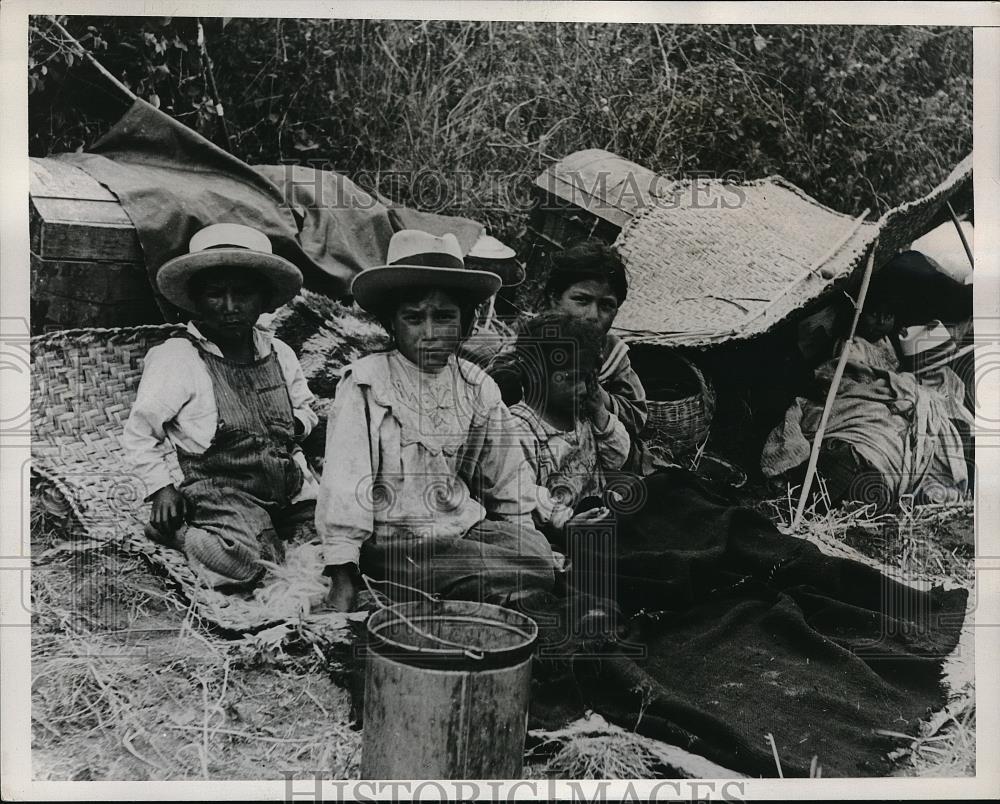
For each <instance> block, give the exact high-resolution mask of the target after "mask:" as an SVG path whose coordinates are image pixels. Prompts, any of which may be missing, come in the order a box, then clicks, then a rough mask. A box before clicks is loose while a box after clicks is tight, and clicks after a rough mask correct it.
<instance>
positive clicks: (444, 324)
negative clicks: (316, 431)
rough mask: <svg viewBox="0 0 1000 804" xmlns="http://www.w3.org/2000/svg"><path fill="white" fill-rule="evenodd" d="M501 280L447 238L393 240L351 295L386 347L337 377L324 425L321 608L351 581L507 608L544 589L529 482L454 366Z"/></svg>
mask: <svg viewBox="0 0 1000 804" xmlns="http://www.w3.org/2000/svg"><path fill="white" fill-rule="evenodd" d="M499 287H500V277H499V276H497V275H496V274H493V273H491V272H488V271H477V270H471V269H468V268H466V267H465V265H464V261H463V259H462V252H461V249H460V247H459V245H458V241H457V239H456V238H455V236H454V235H451V234H446V235H444V236H442V237H435V236H433V235H430V234H428V233H426V232H422V231H417V230H403V231H399V232H396V233H395V234H394V235H393V237H392V240H391V241H390V243H389V249H388V255H387V260H386V265H383V266H379V267H376V268H369V269H367V270H365V271H362V272H361V273H360V274H358V275H357V276H356V277H355V279H354V282H353V284H352V288H351V292H352V294H353V296H354V299H355V301H356V302H357V303H358V305H360V306H361V307H362V308H363V309H365V310H367V311H369V312H371V313H372V314H374V315H375V316H376V317H377V318H378V319H379V321H380V322H381V323H382V325H383V326H384V327H385V329H386V331H387V332H388V333H389V335H390V337H391V338H392V341H393V344H392V348H390V349H389V350H388V351H385V352H381V353H376V354H371V355H368V356H366V357H364V358H362V359H361V360H358V361H356V362H355V363H353V364H351V365H350V366H348V367H347V368H346V369H345V370H344V373H343V375H342V377H341V380H340V382H339V384H338V386H337V395H336V399H335V400H334V404H333V408H332V410H331V413H330V418H329V424H328V427H327V442H326V443H327V447H326V449H327V453H328V454H336V456H337V459H336V460H327V461H326V462H325V464H324V468H323V477H322V481H321V484H320V493H319V499H318V502H317V506H316V528H317V531H318V533H319V535H320V538H321V540H322V544H323V551H324V555H325V558H324V560H325V563H326V565H327V569H326V574H327V575H328V576H329V577H330V578H331V579H332V585H331V592H330V597H329V602H330V604H331V606H332V607H333V608H335V609H337V610H346V609H348V608H350V606H351V605H352V601H353V598H354V595H355V593H356V591H357V590H358V588H359V583H360V580H361V578H360V576H359V571H360V573H364V574H367V575H371V576H373V577H375V578H376V579H379V580H388V581H391V582H393V583H397V584H402V585H405V586H409V587H412V588H416V589H420V590H422V591H425V592H431V593H437V594H441V595H442V596H446V597H453V598H463V599H479V600H484V601H487V602H499V603H510V602H515V601H516V600H519V599H523V598H525V597H528V596H530V595H532V594H533V593H536V592H545V591H547V590H549V589H550V588H551V587H552V585H553V582H554V575H553V560H552V551H551V548H550V547H549V545H548V542H547V541H546V540H545V537H544V536H542V535H541V534H540V533H539V532H538V531H537V530H536V529H535V528H534V526H533V523H532V519H531V512H532V509H533V506H534V500H533V498H532V495H531V491H532V489H533V488H534V482H533V479H532V478H531V476H530V474H529V472H528V469H527V467H526V466H525V465H524V463H523V461H522V460H520V456H519V450H518V448H517V445H516V444H515V443H513V441H512V439H511V437H510V429H511V419H510V413H509V411H508V410H507V408H506V406H505V405H504V404H503V401H502V399H501V397H500V391H499V389H498V388H497V386H496V384H495V383H494V382H493V381H492V380H491V379H490V378H489V377H488V376H487V375H486V373H485V372H484V371H483V370H482V369H480V368H479V367H477V366H475V365H474V364H472V363H470V362H468V361H466V360H464V359H462V358H459V357H457V355H456V352H457V350H458V348H459V345H460V344H461V342H462V340H463V339H464V338H465V337H467V336H468V334H469V332H470V330H471V328H472V325H473V323H474V315H475V310H476V307H477V305H479V304H481V303H482V302H483V301H485V300H486V299H488V298H489V297H490V296H491V295H492V294H494V293H496V291H497V289H498V288H499Z"/></svg>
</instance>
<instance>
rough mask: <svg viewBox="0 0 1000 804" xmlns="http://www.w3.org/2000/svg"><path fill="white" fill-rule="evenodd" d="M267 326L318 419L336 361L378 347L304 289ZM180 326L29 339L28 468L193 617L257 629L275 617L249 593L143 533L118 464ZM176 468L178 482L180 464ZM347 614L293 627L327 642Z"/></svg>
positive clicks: (139, 508) (364, 327)
mask: <svg viewBox="0 0 1000 804" xmlns="http://www.w3.org/2000/svg"><path fill="white" fill-rule="evenodd" d="M272 324H273V326H274V328H275V330H276V332H277V333H278V335H279V337H281V336H284V338H287V339H288V342H289V343H290V345H291V346H292V347H293V348H296V349H297V350H300V351H301V353H302V354H303V360H302V363H303V367H304V370H305V371H306V375H307V377H308V378H309V380H310V385H311V386H312V387H313V388H314V391H315V392H316V393H317V396H318V397H319V400H318V407H319V408H321V409H322V411H321V415H322V413H323V412H325V410H326V407H327V404H328V402H329V399H330V398H332V395H333V389H334V388H335V386H336V380H337V379H338V378H339V372H340V370H341V369H342V368H343V366H344V365H346V364H347V363H349V362H351V361H352V360H355V359H357V358H358V357H360V356H362V355H363V354H365V353H367V352H368V351H371V349H372V348H373V347H376V346H377V345H381V344H382V343H384V334H380V333H381V330H380V329H379V328H378V326H377V324H375V323H374V322H373V321H371V320H370V319H367V318H365V317H363V316H362V315H359V314H357V313H355V312H353V311H352V310H350V309H349V308H345V307H343V306H342V305H339V304H337V303H336V302H332V301H331V300H329V299H327V298H326V297H323V296H319V295H317V294H312V293H304V294H303V295H302V296H299V297H297V298H296V299H295V300H293V301H292V302H290V303H289V304H288V305H286V307H284V308H282V309H280V310H279V311H278V312H277V313H276V314H275V315H274V316H273V320H272ZM181 331H182V328H181V327H180V326H178V325H172V324H167V325H152V326H143V327H134V328H125V329H78V330H64V331H61V332H54V333H50V334H47V335H41V336H38V337H36V338H34V339H32V344H31V353H32V371H31V410H32V428H33V433H34V438H33V441H32V467H31V471H32V473H33V474H34V475H35V476H36V477H39V478H43V479H45V480H46V481H48V482H49V483H51V484H52V485H53V486H54V487H55V488H56V489H57V490H58V491H59V493H60V494H61V495H62V496H63V497H64V498H65V500H66V502H67V504H68V505H69V507H70V509H71V510H72V512H73V514H74V517H75V519H76V520H77V522H78V523H79V525H80V529H81V531H82V532H81V537H82V538H88V539H94V540H99V541H108V542H114V543H116V544H117V545H119V546H120V547H121V548H123V549H127V550H132V551H137V552H139V553H142V554H143V555H145V556H146V557H147V558H148V560H149V561H151V562H152V563H153V564H154V565H156V566H158V567H160V568H162V569H163V570H164V571H165V572H166V573H167V574H168V575H169V576H170V577H171V578H172V579H173V580H174V581H175V582H176V583H177V584H178V586H179V588H180V591H181V592H182V594H183V595H184V597H185V598H186V599H187V600H188V601H189V602H190V604H191V606H192V607H193V608H194V610H195V613H196V614H197V615H198V616H200V617H202V618H203V619H205V620H208V621H210V622H212V623H215V624H216V625H218V626H220V627H222V628H224V629H227V630H233V631H239V632H247V631H257V630H260V629H262V628H265V627H268V626H272V625H275V624H276V623H277V622H281V621H283V619H284V618H282V617H276V616H275V615H274V614H273V613H271V612H269V611H268V610H267V608H265V607H264V606H263V605H262V604H260V603H258V602H257V601H255V600H253V599H252V598H251V597H250V596H249V595H246V596H241V595H231V594H223V593H220V592H218V591H215V590H213V589H211V588H209V587H208V586H207V585H206V584H204V583H203V582H202V580H201V579H200V577H199V576H198V575H197V574H196V573H195V572H194V571H193V570H192V569H191V567H190V566H189V565H188V563H187V561H186V559H185V557H184V555H183V554H182V553H180V552H179V551H176V550H173V549H170V548H165V547H162V546H161V545H158V544H154V543H153V542H151V541H150V540H148V539H147V538H146V537H145V536H144V535H143V526H144V524H145V523H146V522H147V521H148V517H149V506H148V504H147V503H145V502H144V500H143V498H144V497H145V494H146V490H145V488H144V487H143V485H142V483H141V482H140V481H139V480H138V479H137V478H136V477H135V476H134V474H133V473H132V471H131V469H130V468H129V465H128V463H127V462H126V460H125V457H124V451H123V448H122V444H121V437H122V433H123V430H124V425H125V421H126V420H127V418H128V414H129V411H130V409H131V406H132V402H133V401H134V399H135V393H136V389H137V388H138V385H139V380H140V378H141V376H142V369H143V360H144V358H145V355H146V352H147V351H148V350H149V349H150V348H151V347H152V346H155V345H157V344H159V343H161V342H163V341H164V340H166V339H167V338H169V337H171V336H174V335H176V334H179V333H180V332H181ZM319 443H320V444H321V443H322V442H321V441H320V442H319ZM175 471H176V475H175V479H176V480H178V481H179V480H180V479H181V475H180V470H179V468H175ZM348 619H350V618H348V617H345V616H344V615H338V614H335V613H332V612H326V613H319V614H314V615H311V616H308V617H306V618H305V619H304V620H303V621H302V622H300V623H299V626H300V630H301V631H303V632H304V633H307V634H310V635H313V636H317V637H319V638H323V639H331V640H336V639H343V638H347V624H348Z"/></svg>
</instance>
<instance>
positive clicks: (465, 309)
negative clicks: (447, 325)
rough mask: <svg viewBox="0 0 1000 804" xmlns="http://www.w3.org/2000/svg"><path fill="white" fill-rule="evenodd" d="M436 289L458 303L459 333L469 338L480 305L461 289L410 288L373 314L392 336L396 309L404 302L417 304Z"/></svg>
mask: <svg viewBox="0 0 1000 804" xmlns="http://www.w3.org/2000/svg"><path fill="white" fill-rule="evenodd" d="M434 291H440V292H441V293H443V294H444V295H445V296H447V297H448V298H449V299H451V300H452V301H453V302H454V303H455V304H457V305H458V315H459V334H460V335H461V336H462V337H463V338H468V337H469V335H470V334H471V333H472V328H473V326H475V323H476V308H477V307H478V306H479V302H475V301H471V300H470V299H469V298H468V297H467V296H466V295H465V294H464V293H462V292H461V291H457V290H451V289H449V288H439V287H433V286H425V287H415V288H410V289H408V290H405V291H401V292H400V293H398V294H396V295H395V296H393V298H392V299H391V300H388V301H387V302H386V303H385V304H384V305H382V306H380V307H379V308H378V309H376V310H373V311H372V314H373V315H374V316H375V318H376V319H378V322H379V323H380V324H381V325H382V328H383V329H384V330H385V331H386V332H387V333H389V336H390V337H392V335H393V332H392V319H393V318H394V317H395V315H396V311H397V310H398V309H399V308H400V307H401V306H402V305H404V304H416V303H418V302H421V301H423V300H424V299H425V298H427V296H429V295H430V294H431V293H433V292H434Z"/></svg>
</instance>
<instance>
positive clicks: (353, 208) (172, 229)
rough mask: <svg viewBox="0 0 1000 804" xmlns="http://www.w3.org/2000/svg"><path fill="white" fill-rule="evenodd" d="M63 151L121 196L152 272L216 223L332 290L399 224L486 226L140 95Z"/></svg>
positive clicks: (468, 231)
mask: <svg viewBox="0 0 1000 804" xmlns="http://www.w3.org/2000/svg"><path fill="white" fill-rule="evenodd" d="M58 158H59V159H61V160H64V161H66V162H69V163H71V164H73V165H76V166H77V167H79V168H81V169H83V170H84V171H86V172H87V173H89V174H90V175H91V176H92V177H93V178H95V179H96V180H97V181H99V182H101V184H103V185H105V186H106V187H107V188H108V189H109V190H111V192H113V193H114V194H115V195H116V196H117V197H118V200H119V201H120V202H121V205H122V208H123V209H124V210H125V213H126V214H127V215H128V216H129V218H130V219H131V221H132V223H133V224H134V225H135V228H136V231H137V233H138V235H139V242H140V244H141V245H142V251H143V256H144V258H145V261H146V268H147V270H148V272H149V277H150V280H152V279H153V277H154V276H155V275H156V271H157V270H158V269H159V267H160V266H161V265H162V264H163V263H164V262H166V261H167V260H169V259H171V258H172V257H176V256H177V255H178V254H183V253H185V252H186V251H187V248H188V242H189V241H190V239H191V236H192V235H193V234H194V233H195V232H197V231H198V229H200V228H202V227H204V226H207V225H209V224H211V223H243V224H246V225H249V226H254V227H256V228H258V229H260V230H262V231H263V232H264V233H265V234H267V236H268V237H270V238H271V242H272V246H273V248H274V251H275V253H276V254H280V255H281V256H283V257H285V258H287V259H289V260H291V262H293V263H295V265H297V266H298V267H299V269H300V270H301V271H302V274H303V277H304V278H305V284H306V287H307V288H310V289H312V290H316V291H319V292H322V293H325V294H327V295H329V296H332V297H334V298H337V297H340V296H343V295H344V294H345V293H346V292H347V290H348V288H349V286H350V281H351V278H352V277H353V276H354V275H355V274H356V273H357V272H358V271H361V270H363V269H364V268H370V267H372V266H374V265H380V264H382V263H383V262H384V261H385V254H386V250H387V248H388V245H389V238H390V237H392V234H393V232H395V231H398V230H399V229H405V228H419V229H425V230H427V231H430V232H432V233H434V234H442V233H444V232H446V231H450V232H453V233H454V234H455V236H456V237H457V238H458V240H459V243H460V244H461V245H462V248H463V251H465V252H467V251H468V250H469V249H470V248H471V247H472V244H473V243H474V242H475V241H476V239H477V238H478V237H479V235H480V234H481V233H482V231H483V227H482V225H481V224H479V223H476V222H475V221H471V220H468V219H467V218H458V217H452V216H446V215H436V214H433V213H427V212H419V211H416V210H412V209H407V208H405V207H390V206H387V203H386V202H385V199H383V198H381V197H379V198H375V197H373V196H371V195H370V194H368V193H367V192H365V191H364V190H362V189H361V188H360V187H358V186H357V185H356V184H354V183H353V182H352V181H351V180H350V179H348V178H347V177H346V176H343V175H340V174H338V173H334V172H332V171H328V170H319V169H316V168H311V167H303V166H298V165H256V166H252V167H251V166H250V165H248V164H246V163H245V162H242V161H241V160H239V159H237V158H236V157H235V156H233V155H232V154H229V153H227V152H226V151H224V150H222V149H221V148H219V147H218V146H216V145H215V144H213V143H211V142H209V141H208V140H207V139H205V138H204V137H202V136H201V135H200V134H198V133H197V132H195V131H193V130H192V129H189V128H188V127H187V126H185V125H183V124H182V123H179V122H178V121H176V120H174V119H173V118H171V117H170V116H169V115H166V114H164V113H163V112H161V111H159V110H158V109H155V108H153V107H152V106H150V105H149V104H148V103H146V102H145V101H142V100H136V101H135V103H133V105H132V106H131V108H130V109H129V110H128V111H127V112H126V113H125V115H124V116H123V117H122V118H121V119H120V120H119V121H118V122H117V123H116V124H115V125H114V126H113V127H112V128H111V130H110V131H108V133H107V134H105V135H104V136H103V137H102V138H101V139H100V140H98V141H97V142H96V143H95V144H94V145H93V146H92V147H91V149H90V151H89V152H88V153H79V154H77V153H74V154H61V155H59V157H58ZM151 283H152V282H151ZM152 284H153V287H154V288H155V287H156V285H155V283H152ZM157 302H158V303H159V305H160V308H161V309H162V310H163V312H164V315H165V317H166V318H167V320H178V319H180V318H181V317H182V315H181V314H180V312H179V311H177V310H176V309H174V308H172V306H170V305H169V304H168V303H167V302H166V300H165V299H163V298H162V297H160V296H159V295H158V294H157Z"/></svg>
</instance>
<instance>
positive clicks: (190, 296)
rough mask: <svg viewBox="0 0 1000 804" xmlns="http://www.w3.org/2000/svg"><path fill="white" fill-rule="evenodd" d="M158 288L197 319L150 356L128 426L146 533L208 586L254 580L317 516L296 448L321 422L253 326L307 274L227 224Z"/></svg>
mask: <svg viewBox="0 0 1000 804" xmlns="http://www.w3.org/2000/svg"><path fill="white" fill-rule="evenodd" d="M156 282H157V286H158V288H159V290H160V292H161V293H162V294H163V296H164V297H165V298H166V299H167V300H169V301H170V302H172V303H173V304H175V305H177V306H178V307H180V308H182V309H184V310H186V311H188V312H190V313H191V314H192V320H191V321H190V322H189V323H188V325H187V331H186V332H185V333H184V334H183V335H182V336H181V337H175V338H170V339H169V340H167V341H165V342H164V343H162V344H160V345H159V346H155V347H153V348H152V349H150V351H149V353H148V354H147V355H146V360H145V367H144V370H143V375H142V380H141V381H140V383H139V390H138V394H137V397H136V400H135V404H134V405H133V407H132V411H131V413H130V415H129V419H128V422H127V424H126V426H125V434H124V446H125V449H126V452H127V454H128V455H129V457H130V459H131V462H132V464H133V468H134V470H135V472H136V475H137V476H138V477H139V479H140V480H142V481H143V482H144V483H145V484H146V488H147V492H148V496H147V498H146V499H147V500H150V501H151V502H152V510H151V514H150V522H149V524H148V525H147V527H146V535H147V536H148V537H149V538H151V539H153V540H154V541H157V542H160V543H162V544H165V545H167V546H171V547H175V548H177V549H180V550H183V551H184V553H185V554H186V555H187V558H188V560H189V562H190V563H191V565H192V566H193V567H194V568H195V570H196V571H198V572H199V573H200V574H201V575H202V577H203V578H204V579H205V580H206V581H207V582H208V583H209V584H210V585H211V586H213V587H247V586H251V585H252V584H254V583H255V582H256V581H257V580H258V579H259V578H260V576H261V575H262V572H263V569H262V567H261V565H260V563H259V560H260V559H265V560H268V561H274V562H280V561H281V560H283V557H284V549H283V543H284V541H286V540H287V539H289V538H290V537H292V536H293V535H301V534H300V530H299V529H300V528H302V527H306V528H308V527H310V523H311V522H312V520H313V517H314V508H315V499H316V492H317V489H318V483H317V481H316V479H315V478H314V477H313V475H312V473H311V471H310V469H309V467H308V465H307V464H306V462H305V457H304V455H303V453H302V450H301V449H300V448H299V446H298V444H297V442H298V441H299V440H301V439H302V438H304V437H305V436H307V435H308V434H309V432H310V431H311V430H312V428H313V426H314V425H315V424H316V422H317V416H316V413H315V412H314V411H313V410H312V408H311V406H310V405H311V403H312V401H313V395H312V393H311V392H310V391H309V387H308V385H307V384H306V379H305V375H304V374H303V372H302V367H301V366H300V365H299V361H298V358H296V356H295V354H294V352H292V350H291V348H290V347H289V346H287V345H286V344H284V343H282V342H281V341H279V340H277V339H274V338H272V337H271V336H270V334H269V333H267V332H266V331H264V330H263V329H260V328H258V327H257V326H256V323H257V319H258V317H259V316H260V315H261V313H263V312H265V311H268V310H273V309H275V308H276V307H278V306H280V305H281V304H284V303H285V302H286V301H288V300H289V299H291V298H292V297H293V296H295V294H296V293H298V291H299V289H300V287H301V286H302V274H301V273H300V272H299V270H298V268H296V267H295V266H294V265H292V264H291V263H290V262H288V261H287V260H285V259H284V258H282V257H278V256H276V255H275V254H273V253H271V243H270V241H269V240H268V238H267V236H266V235H264V234H263V233H262V232H260V231H258V230H256V229H252V228H250V227H247V226H242V225H237V224H225V223H223V224H215V225H212V226H208V227H206V228H204V229H202V230H201V231H199V232H198V233H197V234H196V235H195V236H194V237H193V238H191V243H190V251H189V253H188V254H184V255H182V256H180V257H177V258H175V259H173V260H170V261H169V262H167V263H166V264H165V265H164V266H163V267H162V268H161V269H160V271H159V272H158V274H157V277H156ZM172 454H176V457H177V461H178V463H179V465H180V470H181V473H182V475H183V478H177V477H176V471H175V470H174V469H173V468H172V461H171V456H172ZM185 522H186V524H187V527H186V528H183V527H182V525H183V524H184V523H185Z"/></svg>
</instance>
